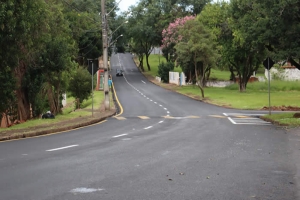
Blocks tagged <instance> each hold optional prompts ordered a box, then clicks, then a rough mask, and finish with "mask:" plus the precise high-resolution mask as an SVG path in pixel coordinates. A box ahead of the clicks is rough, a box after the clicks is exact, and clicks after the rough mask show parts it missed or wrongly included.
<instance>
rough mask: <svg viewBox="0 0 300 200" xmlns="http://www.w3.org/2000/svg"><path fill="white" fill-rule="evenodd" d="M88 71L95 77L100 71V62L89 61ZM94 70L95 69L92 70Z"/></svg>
mask: <svg viewBox="0 0 300 200" xmlns="http://www.w3.org/2000/svg"><path fill="white" fill-rule="evenodd" d="M88 64H89V66H88V71H89V72H90V74H91V75H94V74H95V73H96V72H97V71H98V67H99V63H98V60H89V62H88ZM92 68H93V69H92Z"/></svg>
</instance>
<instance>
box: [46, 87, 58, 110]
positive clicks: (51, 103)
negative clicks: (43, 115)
mask: <svg viewBox="0 0 300 200" xmlns="http://www.w3.org/2000/svg"><path fill="white" fill-rule="evenodd" d="M47 96H48V101H49V106H50V111H51V113H53V114H56V108H55V100H54V95H53V90H52V85H51V84H50V83H48V87H47Z"/></svg>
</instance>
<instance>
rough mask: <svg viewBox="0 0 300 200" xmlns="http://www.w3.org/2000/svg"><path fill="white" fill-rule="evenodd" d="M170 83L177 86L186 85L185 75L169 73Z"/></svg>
mask: <svg viewBox="0 0 300 200" xmlns="http://www.w3.org/2000/svg"><path fill="white" fill-rule="evenodd" d="M179 77H180V79H179ZM169 83H172V84H176V85H186V82H185V75H184V73H183V72H181V73H179V72H169Z"/></svg>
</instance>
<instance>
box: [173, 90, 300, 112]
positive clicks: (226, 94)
mask: <svg viewBox="0 0 300 200" xmlns="http://www.w3.org/2000/svg"><path fill="white" fill-rule="evenodd" d="M176 90H177V91H178V92H180V93H183V94H187V95H195V96H198V98H200V99H201V93H200V89H199V88H198V87H197V86H185V87H177V88H176ZM204 91H205V101H208V102H210V103H213V104H216V105H221V106H229V107H232V108H238V109H262V108H263V107H265V106H268V105H269V94H268V92H267V91H255V90H254V91H253V90H251V89H249V90H247V91H246V92H243V93H240V92H239V91H238V90H231V89H227V88H214V87H209V88H205V90H204ZM299 99H300V92H299V91H289V92H286V91H272V92H271V105H272V106H283V105H284V106H300V104H299Z"/></svg>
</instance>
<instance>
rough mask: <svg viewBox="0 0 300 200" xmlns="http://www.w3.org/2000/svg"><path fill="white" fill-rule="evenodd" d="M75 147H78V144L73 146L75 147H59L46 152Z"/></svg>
mask: <svg viewBox="0 0 300 200" xmlns="http://www.w3.org/2000/svg"><path fill="white" fill-rule="evenodd" d="M77 146H78V144H75V145H70V146H66V147H60V148H56V149H49V150H46V151H58V150H62V149H68V148H72V147H77Z"/></svg>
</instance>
